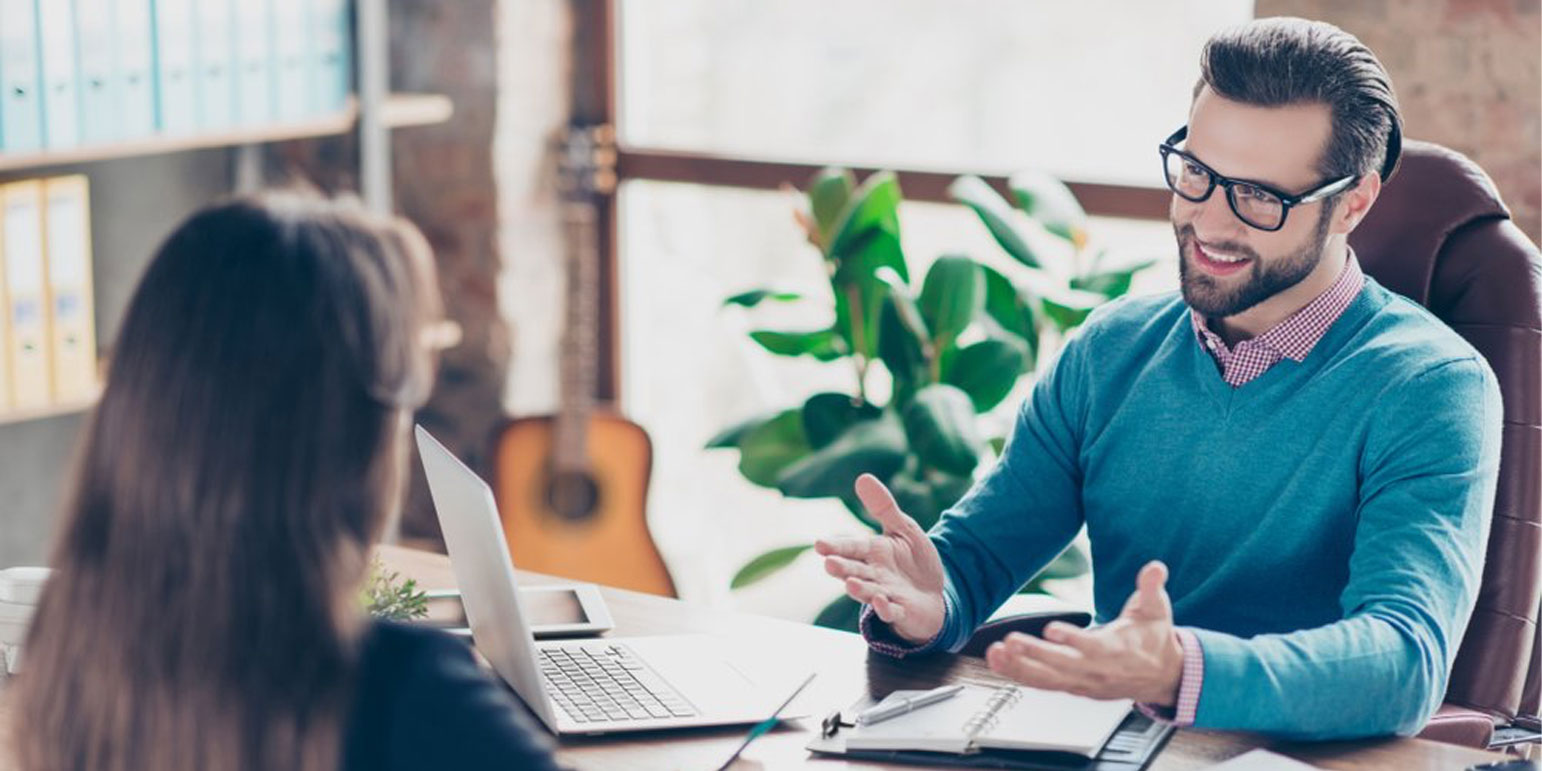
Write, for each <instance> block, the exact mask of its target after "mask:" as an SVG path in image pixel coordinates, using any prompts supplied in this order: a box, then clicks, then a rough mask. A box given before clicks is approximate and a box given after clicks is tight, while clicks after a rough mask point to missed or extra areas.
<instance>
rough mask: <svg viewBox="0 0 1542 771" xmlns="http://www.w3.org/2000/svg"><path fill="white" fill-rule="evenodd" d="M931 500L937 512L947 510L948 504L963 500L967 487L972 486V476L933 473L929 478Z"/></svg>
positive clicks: (967, 490)
mask: <svg viewBox="0 0 1542 771" xmlns="http://www.w3.org/2000/svg"><path fill="white" fill-rule="evenodd" d="M931 486H932V502H933V503H934V504H935V505H936V507H937V513H938V514H941V513H942V512H944V511H947V510H948V508H949V507H950V506H952V505H953V504H955V503H958V502H959V501H960V500H963V498H964V495H965V494H966V493H968V492H969V488H971V487H973V486H974V477H972V476H969V475H958V474H933V475H932V479H931ZM928 527H930V525H928Z"/></svg>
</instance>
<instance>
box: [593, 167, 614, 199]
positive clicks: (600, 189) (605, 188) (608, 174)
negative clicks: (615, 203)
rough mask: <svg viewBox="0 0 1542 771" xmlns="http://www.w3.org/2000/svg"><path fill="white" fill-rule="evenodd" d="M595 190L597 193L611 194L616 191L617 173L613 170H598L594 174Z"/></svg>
mask: <svg viewBox="0 0 1542 771" xmlns="http://www.w3.org/2000/svg"><path fill="white" fill-rule="evenodd" d="M594 190H595V192H597V193H604V194H607V195H608V194H610V193H613V192H615V190H616V172H615V171H612V170H611V169H596V170H595V172H594Z"/></svg>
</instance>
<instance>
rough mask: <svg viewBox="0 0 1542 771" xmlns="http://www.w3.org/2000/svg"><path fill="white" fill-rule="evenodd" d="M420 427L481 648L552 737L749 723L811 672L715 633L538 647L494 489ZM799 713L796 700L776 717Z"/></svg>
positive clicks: (437, 500) (422, 450)
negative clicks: (757, 654) (759, 655)
mask: <svg viewBox="0 0 1542 771" xmlns="http://www.w3.org/2000/svg"><path fill="white" fill-rule="evenodd" d="M416 432H417V440H418V451H419V453H420V454H421V455H422V457H423V470H424V471H425V472H427V475H428V488H429V491H430V493H431V494H432V496H433V499H434V508H435V509H436V510H437V511H438V513H439V524H440V526H441V527H442V528H443V530H444V540H445V545H446V546H448V547H449V550H450V566H451V568H452V569H453V570H454V571H455V580H456V582H457V583H459V584H460V590H461V595H462V598H463V601H464V603H465V607H466V618H467V620H468V621H469V622H470V624H471V636H472V638H473V639H474V640H475V641H476V646H477V650H478V651H480V652H481V653H482V655H483V656H484V657H485V658H486V659H487V660H488V662H489V663H491V664H492V666H493V669H494V670H496V671H497V672H498V674H499V675H500V676H501V677H502V678H503V679H504V680H505V681H507V682H508V684H509V685H510V686H511V687H513V689H514V692H515V693H517V694H519V697H520V698H521V699H523V700H524V701H525V703H526V704H528V705H529V706H530V709H531V710H533V711H534V712H535V714H536V715H537V716H539V717H540V718H541V721H542V722H544V723H545V724H546V726H547V728H549V729H551V730H552V731H553V732H554V733H557V734H574V733H589V734H595V733H611V732H616V731H640V730H650V729H658V728H676V727H685V726H706V725H732V724H736V723H755V722H759V721H761V720H764V719H765V718H766V717H767V716H769V715H770V714H771V713H772V711H773V710H775V709H776V707H777V706H778V705H779V704H781V703H782V702H783V701H784V700H786V698H787V696H788V694H790V693H792V692H793V689H794V688H796V687H797V686H798V684H799V683H802V682H803V680H804V678H805V677H807V676H808V669H807V668H799V667H795V666H794V667H789V666H786V665H781V666H773V665H772V662H766V661H756V660H750V659H749V658H748V655H747V654H745V653H742V652H740V651H739V650H738V649H737V648H736V646H735V645H734V644H733V641H732V640H730V639H728V638H719V637H714V636H711V635H672V636H661V637H629V638H602V639H594V640H583V641H575V640H542V641H540V642H537V641H536V640H535V638H534V637H533V636H532V634H531V631H530V624H529V623H528V621H527V620H526V617H525V614H524V612H523V611H522V610H521V609H520V605H519V591H518V587H517V585H516V581H515V577H514V562H513V560H512V559H511V558H510V556H509V546H508V543H507V542H506V541H504V537H503V530H502V527H501V526H500V524H499V521H498V508H497V505H496V504H495V503H494V501H493V491H492V489H491V488H489V487H488V486H487V483H486V482H483V481H482V480H481V479H480V478H479V477H477V475H476V474H475V473H474V472H472V471H471V469H469V468H466V466H465V465H464V464H462V463H461V462H460V461H459V460H458V459H457V458H456V457H455V456H454V455H452V454H450V451H449V450H446V449H445V448H444V446H443V445H441V444H439V442H438V441H437V440H435V439H434V438H433V437H432V436H430V435H429V433H428V432H427V431H425V430H424V429H423V427H422V426H417V427H416ZM801 714H802V715H806V714H807V712H806V711H803V712H802V713H801ZM799 716H801V715H800V714H797V711H796V705H793V709H791V710H789V711H788V712H786V713H784V714H783V717H799Z"/></svg>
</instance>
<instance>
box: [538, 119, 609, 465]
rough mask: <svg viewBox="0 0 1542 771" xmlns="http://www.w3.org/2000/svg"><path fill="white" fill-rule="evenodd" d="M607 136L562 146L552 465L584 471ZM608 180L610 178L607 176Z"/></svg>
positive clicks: (573, 137) (582, 136) (573, 136)
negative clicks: (563, 274) (563, 248)
mask: <svg viewBox="0 0 1542 771" xmlns="http://www.w3.org/2000/svg"><path fill="white" fill-rule="evenodd" d="M607 138H608V132H601V131H598V130H588V131H585V130H574V131H572V132H570V133H569V135H568V138H567V141H566V143H565V145H564V147H563V153H562V157H563V159H564V174H563V176H564V179H565V180H566V183H567V184H566V195H565V200H564V203H563V205H562V219H563V225H564V229H565V230H566V232H567V246H568V249H567V252H568V254H567V256H568V259H567V265H568V276H567V308H566V317H567V318H566V321H567V325H566V329H565V331H564V334H563V339H562V364H561V382H560V385H561V391H560V393H559V395H558V410H557V416H556V425H555V427H554V436H553V449H552V452H553V458H552V462H553V465H554V466H555V467H556V468H558V469H562V470H584V469H587V468H588V465H589V447H588V425H589V418H590V416H591V414H592V413H593V411H594V405H595V396H594V394H595V384H596V383H597V381H598V376H597V373H596V369H597V367H596V361H597V359H598V349H599V344H598V339H599V307H598V298H599V290H600V286H599V262H600V258H599V247H598V240H599V239H598V237H597V232H596V231H597V228H598V223H599V201H598V198H599V196H600V195H601V194H602V193H601V192H600V191H601V190H602V189H604V188H605V187H606V186H607V185H608V184H613V181H611V182H607V179H609V180H613V178H614V172H613V171H610V170H608V169H606V168H604V162H605V161H606V159H607V158H610V159H613V158H614V154H615V153H614V150H609V149H607V148H606V147H604V143H605V141H606V140H607ZM607 175H608V176H607Z"/></svg>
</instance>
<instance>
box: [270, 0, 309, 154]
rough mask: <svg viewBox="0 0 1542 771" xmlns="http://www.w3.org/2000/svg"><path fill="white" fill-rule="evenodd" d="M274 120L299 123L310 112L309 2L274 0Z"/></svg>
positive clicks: (306, 0) (301, 0) (307, 0)
mask: <svg viewBox="0 0 1542 771" xmlns="http://www.w3.org/2000/svg"><path fill="white" fill-rule="evenodd" d="M272 8H273V57H274V70H275V72H274V77H275V78H276V81H277V82H276V83H275V86H274V97H275V102H274V118H275V119H276V120H278V121H279V122H281V123H294V122H295V121H299V120H302V119H304V118H305V117H306V115H307V114H309V112H310V108H311V103H312V101H313V97H312V96H311V87H312V82H311V81H312V78H311V74H310V73H311V60H310V56H311V44H310V36H311V24H310V21H311V17H310V3H309V0H273V5H272Z"/></svg>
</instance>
